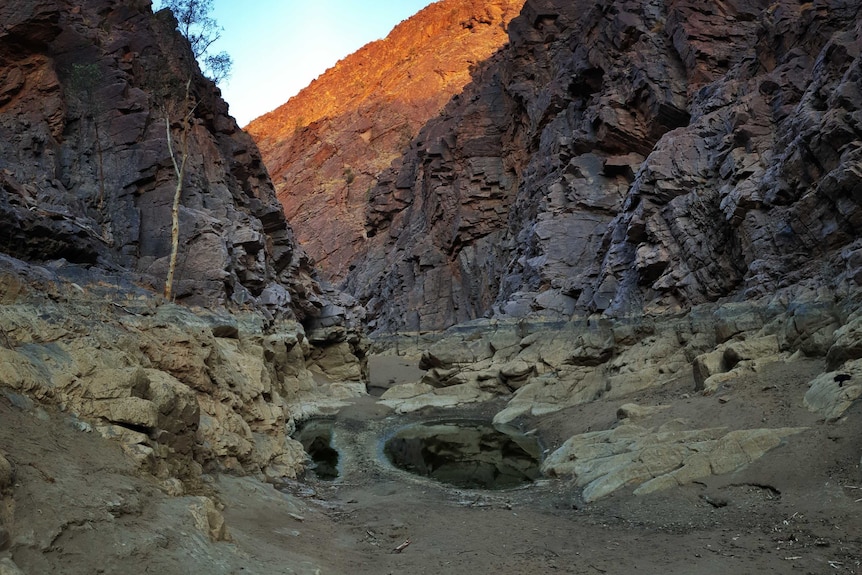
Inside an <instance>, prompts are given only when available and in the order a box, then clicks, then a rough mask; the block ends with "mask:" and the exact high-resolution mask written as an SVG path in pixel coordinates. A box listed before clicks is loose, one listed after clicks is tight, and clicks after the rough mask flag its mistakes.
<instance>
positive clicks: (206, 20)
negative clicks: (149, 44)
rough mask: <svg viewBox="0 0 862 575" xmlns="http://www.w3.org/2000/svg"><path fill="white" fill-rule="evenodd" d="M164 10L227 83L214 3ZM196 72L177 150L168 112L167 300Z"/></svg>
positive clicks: (182, 2) (182, 3) (180, 3)
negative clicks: (172, 180) (173, 181)
mask: <svg viewBox="0 0 862 575" xmlns="http://www.w3.org/2000/svg"><path fill="white" fill-rule="evenodd" d="M162 6H163V7H164V8H168V9H170V11H171V12H173V14H174V17H175V18H176V19H177V22H178V30H179V31H180V33H181V34H182V35H183V36H185V37H186V39H187V40H188V41H189V45H190V46H191V49H192V53H193V54H194V56H195V58H196V59H197V60H198V62H199V63H200V64H201V67H202V68H203V71H204V74H206V75H207V76H208V77H209V78H210V80H212V81H213V82H215V83H216V84H217V83H219V82H220V81H222V80H224V79H226V78H227V77H228V75H229V74H230V69H231V66H232V64H233V62H232V61H231V58H230V56H229V55H228V54H227V53H226V52H220V53H218V54H209V49H210V47H211V46H212V45H213V43H214V42H216V41H217V40H218V39H219V38H220V37H221V30H222V28H221V27H220V26H219V25H218V24H217V23H216V21H215V20H214V19H213V18H211V17H210V15H209V14H210V12H211V11H212V0H165V1H164V2H163V4H162ZM192 73H193V72H192V70H189V72H188V77H187V78H186V83H185V98H184V99H183V105H182V107H181V110H180V114H181V115H182V117H181V120H180V134H179V138H178V142H177V144H178V145H177V146H176V147H175V146H174V134H173V133H172V131H171V114H170V113H168V112H167V111H166V112H165V132H166V137H167V142H168V152H169V153H170V156H171V163H172V164H173V167H174V174H175V175H176V178H177V186H176V189H175V191H174V201H173V204H172V206H171V255H170V260H169V263H168V275H167V278H166V280H165V292H164V294H165V298H166V299H168V300H170V299H171V298H172V296H173V284H174V274H175V273H176V268H177V255H178V253H179V245H180V200H181V198H182V193H183V179H184V178H185V170H186V162H187V161H188V156H189V138H190V136H191V126H192V119H193V117H194V113H195V108H197V104H196V103H194V102H192V97H191V84H192Z"/></svg>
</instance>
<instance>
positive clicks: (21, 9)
mask: <svg viewBox="0 0 862 575" xmlns="http://www.w3.org/2000/svg"><path fill="white" fill-rule="evenodd" d="M150 4H151V3H150V2H148V1H142V0H98V1H96V2H86V3H84V4H81V5H80V6H75V7H72V6H69V5H68V4H67V3H64V2H59V1H49V0H42V1H37V0H31V1H27V2H15V3H7V4H4V5H3V6H2V7H0V23H2V24H3V27H2V32H0V70H2V72H0V78H2V81H1V82H0V217H2V219H3V221H4V222H6V223H7V225H6V227H5V230H6V231H5V234H4V237H3V240H2V245H0V251H3V252H4V253H7V254H9V255H12V256H15V257H18V258H19V259H22V260H25V261H51V260H60V259H65V260H67V261H69V262H72V263H76V264H81V265H84V266H96V267H99V268H103V269H115V270H116V271H117V273H126V272H129V273H133V274H135V275H137V277H138V281H139V282H141V283H143V284H146V285H149V286H151V287H152V288H154V289H156V290H161V289H162V286H163V285H164V282H165V277H166V275H167V262H168V256H169V254H170V226H171V204H172V201H173V194H174V189H175V185H176V176H175V174H174V168H173V165H172V162H171V156H170V154H169V150H168V145H167V136H166V120H169V121H170V124H171V129H172V131H173V133H174V136H175V138H177V140H180V139H181V138H182V131H183V125H182V121H181V120H182V117H183V116H184V115H185V114H187V113H188V112H189V111H190V110H192V107H193V112H192V114H191V116H190V119H191V122H190V127H189V128H188V132H189V148H188V162H187V165H186V171H185V172H186V173H185V178H184V182H183V192H182V198H181V207H180V246H181V247H180V252H179V257H178V261H179V264H178V269H177V276H176V283H175V286H174V293H175V295H176V299H177V300H178V301H182V302H186V303H189V304H199V305H222V306H224V305H233V306H253V307H257V308H259V309H268V310H269V312H268V313H269V314H270V315H273V316H278V315H284V314H288V315H289V316H290V315H293V314H295V315H296V316H298V317H299V318H300V319H302V318H303V317H305V316H308V315H314V314H315V313H316V312H317V310H318V309H319V308H320V307H321V306H322V305H323V304H322V302H320V301H319V293H318V292H319V289H318V288H317V287H316V282H315V281H313V279H312V275H313V270H312V268H311V266H310V264H309V261H308V259H307V257H306V256H305V254H304V253H303V251H302V250H301V249H299V248H298V247H297V245H296V242H295V240H294V238H293V233H292V231H291V229H290V227H289V226H288V225H287V222H286V219H285V217H284V214H283V211H282V209H281V207H280V206H279V204H278V202H277V200H276V197H275V192H274V189H273V187H272V184H271V181H270V179H269V176H268V175H267V172H266V169H265V167H264V166H263V163H262V161H261V158H260V154H259V152H258V150H257V149H256V148H255V145H254V143H253V142H252V140H251V138H250V137H249V136H248V135H247V134H245V133H244V132H242V131H241V130H240V129H239V128H238V127H237V125H236V122H235V121H234V120H233V118H231V117H230V116H229V115H228V109H227V105H226V104H225V102H224V101H223V100H222V99H221V97H220V93H219V91H218V89H217V88H216V87H215V85H213V84H212V82H210V81H209V80H207V79H205V78H204V77H203V76H202V75H201V74H200V72H199V71H198V68H197V64H196V63H195V61H194V58H193V56H192V53H191V50H190V49H189V46H188V43H187V42H186V40H185V39H184V38H183V37H182V36H181V35H180V34H179V33H178V32H177V31H176V21H175V20H174V19H173V16H172V15H171V13H170V12H169V11H167V10H164V11H161V12H159V13H158V14H156V15H155V16H154V15H153V13H152V10H151V5H150ZM187 81H188V82H189V91H188V97H187V96H186V91H185V86H186V82H187ZM178 148H179V145H178V144H177V145H176V146H175V150H176V151H177V153H179V151H180V150H179V149H178Z"/></svg>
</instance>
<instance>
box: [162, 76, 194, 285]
mask: <svg viewBox="0 0 862 575" xmlns="http://www.w3.org/2000/svg"><path fill="white" fill-rule="evenodd" d="M190 85H191V79H189V80H188V82H186V100H185V101H186V103H188V100H189V86H190ZM193 113H194V108H192V110H191V111H189V112H186V114H185V115H184V116H183V127H182V130H183V134H182V140H181V150H180V154H181V156H182V157H181V158H180V160H179V161H177V154H176V152H175V151H174V146H173V136H172V135H171V119H170V115H167V114H166V116H165V132H166V135H167V140H168V152H169V153H170V156H171V162H172V163H173V165H174V173H175V174H176V176H177V187H176V190H175V191H174V203H173V205H172V206H171V257H170V260H169V263H168V277H167V279H166V280H165V299H167V300H170V299H171V298H172V297H173V286H174V273H175V272H176V269H177V254H178V253H179V249H180V198H181V196H182V193H183V176H184V175H185V171H186V160H188V157H189V130H190V127H189V119H190V118H191V115H192V114H193Z"/></svg>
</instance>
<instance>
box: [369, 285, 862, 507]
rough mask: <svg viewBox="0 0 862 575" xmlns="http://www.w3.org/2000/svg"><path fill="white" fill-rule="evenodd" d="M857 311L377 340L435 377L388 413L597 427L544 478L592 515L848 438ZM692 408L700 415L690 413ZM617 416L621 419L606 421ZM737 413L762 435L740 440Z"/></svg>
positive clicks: (766, 310)
mask: <svg viewBox="0 0 862 575" xmlns="http://www.w3.org/2000/svg"><path fill="white" fill-rule="evenodd" d="M859 310H860V302H859V300H858V298H857V299H855V300H847V299H844V298H841V297H838V298H836V297H835V296H834V295H832V296H829V295H827V294H824V293H820V294H817V293H809V294H808V296H807V297H804V298H802V297H800V299H799V300H797V301H795V302H792V303H788V302H784V301H782V300H781V299H780V298H775V299H773V300H769V301H759V302H745V303H735V304H724V305H714V304H704V305H701V306H695V307H694V308H693V309H692V310H690V312H688V313H686V314H677V315H673V314H666V315H654V316H630V317H626V318H622V317H619V318H613V319H610V318H599V317H594V318H592V319H591V320H590V321H588V322H572V321H556V322H554V321H547V320H546V321H527V320H523V319H521V320H476V321H475V322H470V323H467V324H460V325H458V326H455V327H453V328H450V329H449V330H447V331H446V332H444V333H443V334H432V333H428V334H424V335H421V336H415V335H414V336H409V337H408V336H395V337H392V338H391V339H386V338H383V339H381V343H383V342H386V345H387V346H389V347H390V348H397V349H398V350H399V352H400V353H402V354H404V355H405V356H411V357H415V358H417V359H418V365H419V367H421V368H422V369H424V370H425V374H424V375H423V376H422V377H421V378H417V379H416V381H411V382H407V383H403V384H399V385H395V386H392V387H390V388H389V389H388V390H387V391H386V392H385V393H383V395H382V398H381V402H382V403H383V404H385V405H387V406H389V407H390V408H392V409H393V410H395V411H396V412H397V413H413V412H419V411H420V410H425V409H429V408H461V409H464V408H465V407H467V406H469V405H471V404H476V403H479V402H487V401H489V400H494V399H496V400H504V401H505V402H506V405H505V407H503V408H502V409H500V410H499V411H497V413H496V414H495V415H494V418H493V421H494V423H495V424H499V425H516V426H519V427H522V428H524V429H532V428H537V429H540V430H541V429H543V426H544V425H545V424H546V422H549V421H553V420H554V419H555V418H559V417H565V418H567V419H569V420H571V419H572V418H578V417H581V418H584V419H585V420H588V421H592V422H593V424H596V425H601V427H595V428H593V429H590V425H587V424H584V427H585V428H586V430H585V432H583V433H579V434H577V435H575V436H573V437H569V438H563V439H565V441H563V442H562V443H558V444H557V445H555V446H553V447H554V449H551V450H550V451H549V454H548V457H547V459H546V460H545V461H544V463H543V471H544V473H546V474H548V475H550V476H555V477H560V478H564V479H571V481H572V485H573V486H574V487H575V488H577V489H578V490H579V492H580V494H581V497H582V498H583V499H584V501H586V502H591V501H595V500H598V499H601V498H604V497H606V496H608V495H610V494H612V493H614V492H616V491H619V490H621V489H634V494H635V495H645V494H648V493H652V492H654V491H659V490H664V489H668V488H671V487H677V486H680V485H687V484H690V483H692V482H696V481H703V480H705V479H706V478H708V477H709V476H711V475H727V474H730V473H735V472H737V471H740V470H742V469H743V468H745V467H746V466H748V465H749V464H750V463H752V462H754V461H756V460H757V459H759V458H760V457H762V456H763V455H765V454H766V453H767V452H768V451H770V450H772V449H773V448H776V447H779V446H780V445H784V444H785V443H786V442H787V441H793V440H794V439H793V438H794V437H795V436H797V435H800V436H804V435H805V434H806V433H807V432H806V430H805V429H804V428H805V427H807V426H811V425H813V424H814V423H815V422H820V423H823V422H824V421H825V422H826V423H827V424H830V425H833V427H830V429H832V430H834V433H835V434H837V436H841V434H842V433H850V432H851V430H852V429H853V426H854V425H855V424H856V422H858V419H859V407H860V406H862V386H860V384H859V382H860V380H862V350H860V347H859V345H858V341H859V340H858V334H859V329H860V326H862V315H860V311H859ZM657 397H659V398H662V400H663V401H666V402H668V403H664V404H660V405H654V403H655V401H656V398H657ZM695 398H696V399H695ZM640 401H646V402H648V403H646V404H638V403H636V402H640ZM692 401H697V402H699V403H698V404H697V405H700V408H698V407H694V408H686V407H684V406H685V405H686V404H689V403H691V402H692ZM726 404H727V405H729V406H730V407H729V411H727V412H726V413H725V416H724V417H723V418H722V417H719V418H718V419H717V420H716V418H715V411H714V409H715V407H716V406H723V405H726ZM609 408H613V410H614V411H615V412H616V418H613V417H612V418H611V420H610V421H607V420H603V419H602V416H601V415H597V414H601V413H603V412H607V411H608V409H609ZM701 409H702V410H703V413H701V411H700V410H701ZM711 410H712V411H711ZM734 410H742V411H745V412H748V413H751V414H754V416H755V417H754V419H755V420H756V421H758V422H760V424H762V425H764V426H763V427H757V428H745V427H742V428H740V426H739V422H738V421H737V420H738V419H741V418H742V416H740V417H739V418H737V417H735V416H734V415H733V413H734ZM707 412H711V414H712V415H710V416H709V417H710V419H711V423H712V425H709V424H707V425H704V421H703V420H702V417H705V416H706V413H707ZM611 413H613V411H612V412H611ZM573 414H577V415H573ZM681 414H684V416H683V417H681V416H680V415H681ZM716 424H719V425H716Z"/></svg>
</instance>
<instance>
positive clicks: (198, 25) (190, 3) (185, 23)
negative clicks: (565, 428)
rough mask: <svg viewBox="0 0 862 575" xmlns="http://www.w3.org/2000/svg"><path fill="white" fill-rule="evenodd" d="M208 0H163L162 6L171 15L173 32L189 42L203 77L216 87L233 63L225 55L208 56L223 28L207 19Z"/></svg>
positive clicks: (228, 74) (209, 4)
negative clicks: (176, 25)
mask: <svg viewBox="0 0 862 575" xmlns="http://www.w3.org/2000/svg"><path fill="white" fill-rule="evenodd" d="M212 4H213V3H212V0H163V1H162V7H163V8H168V9H169V10H170V11H171V12H173V14H174V17H175V18H176V19H177V23H178V27H177V29H178V30H179V31H180V33H181V34H182V35H183V36H185V37H186V39H187V40H188V41H189V45H190V46H191V48H192V53H193V54H194V55H195V58H196V59H197V60H198V63H199V64H200V65H201V69H202V70H203V73H204V75H206V76H207V77H208V78H209V79H210V80H212V81H213V82H215V83H216V84H218V83H220V82H221V81H222V80H226V79H227V78H228V77H229V76H230V70H231V68H232V67H233V60H232V59H231V57H230V55H229V54H228V53H227V52H219V53H218V54H211V53H210V48H211V47H212V45H213V44H214V43H216V42H217V41H218V39H219V38H221V33H222V30H223V28H222V27H221V26H219V25H218V23H217V22H216V21H215V20H214V19H213V18H211V17H210V13H211V12H212Z"/></svg>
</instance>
